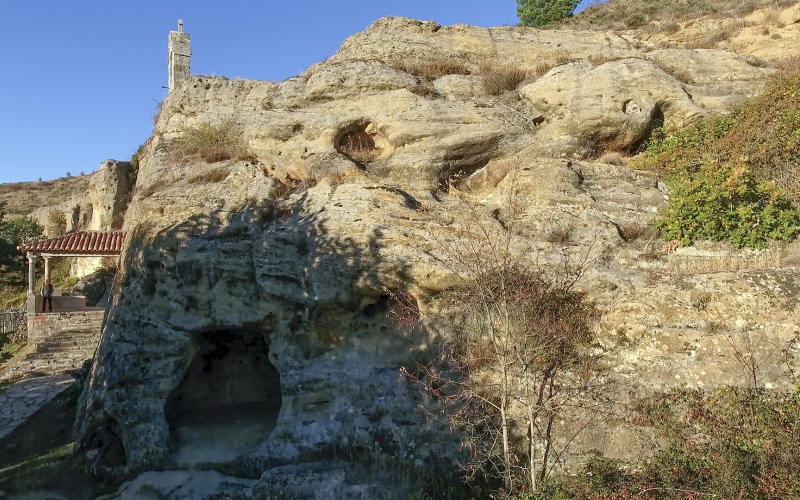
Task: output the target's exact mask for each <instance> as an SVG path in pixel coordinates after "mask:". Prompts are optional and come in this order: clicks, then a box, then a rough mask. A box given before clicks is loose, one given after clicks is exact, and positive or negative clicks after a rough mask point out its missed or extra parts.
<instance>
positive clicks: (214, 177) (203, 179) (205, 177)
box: [189, 167, 231, 184]
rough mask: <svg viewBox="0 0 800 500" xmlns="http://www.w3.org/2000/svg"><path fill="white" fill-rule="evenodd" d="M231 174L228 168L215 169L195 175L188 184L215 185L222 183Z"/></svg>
mask: <svg viewBox="0 0 800 500" xmlns="http://www.w3.org/2000/svg"><path fill="white" fill-rule="evenodd" d="M230 173H231V169H230V168H229V167H217V168H212V169H210V170H206V171H205V172H203V173H201V174H198V175H195V176H194V177H192V178H191V179H189V184H203V183H217V182H222V181H224V180H225V179H226V178H227V177H228V175H229V174H230Z"/></svg>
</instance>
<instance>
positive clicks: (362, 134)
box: [334, 122, 381, 170]
mask: <svg viewBox="0 0 800 500" xmlns="http://www.w3.org/2000/svg"><path fill="white" fill-rule="evenodd" d="M375 138H376V136H375V135H374V125H373V124H372V123H370V122H363V123H356V124H353V125H350V126H349V127H346V128H344V129H343V130H341V131H340V132H339V134H337V137H336V140H335V144H334V145H335V147H336V150H337V151H338V152H340V153H341V154H343V155H344V156H346V157H347V158H349V159H350V160H352V161H353V162H354V163H355V164H356V165H358V166H359V167H360V168H362V169H364V170H366V168H367V164H369V163H371V162H373V161H375V160H377V159H378V158H379V157H380V156H381V147H380V145H379V144H376V142H375Z"/></svg>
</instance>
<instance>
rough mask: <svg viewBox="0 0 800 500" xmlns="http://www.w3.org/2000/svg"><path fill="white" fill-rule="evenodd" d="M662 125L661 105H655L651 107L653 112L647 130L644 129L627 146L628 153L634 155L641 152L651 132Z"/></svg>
mask: <svg viewBox="0 0 800 500" xmlns="http://www.w3.org/2000/svg"><path fill="white" fill-rule="evenodd" d="M663 127H664V111H663V110H662V109H661V106H656V107H655V108H654V109H653V114H652V115H651V116H650V124H649V125H648V126H647V130H645V131H644V133H643V134H642V136H641V137H639V139H638V140H637V141H636V142H634V143H633V144H631V146H630V147H629V148H628V154H632V155H636V154H639V153H641V152H642V150H643V149H644V148H646V147H647V144H648V143H649V142H650V139H651V138H652V137H653V133H655V131H656V130H659V129H661V128H663Z"/></svg>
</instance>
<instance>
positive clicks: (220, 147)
mask: <svg viewBox="0 0 800 500" xmlns="http://www.w3.org/2000/svg"><path fill="white" fill-rule="evenodd" d="M173 153H174V158H175V159H176V160H178V161H183V160H187V159H190V158H194V157H199V158H202V159H203V160H205V161H207V162H208V163H216V162H220V161H224V160H244V159H249V158H251V156H252V155H251V154H250V153H249V152H248V151H247V144H246V142H245V140H244V134H243V132H242V129H241V127H239V126H238V125H236V124H235V123H234V122H232V121H230V120H227V121H224V122H221V123H218V124H212V123H201V124H199V125H197V126H195V127H191V128H188V129H186V130H185V131H184V132H183V134H182V135H181V137H180V138H179V139H178V140H176V141H175V142H174V143H173Z"/></svg>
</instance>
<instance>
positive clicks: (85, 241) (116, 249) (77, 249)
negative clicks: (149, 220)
mask: <svg viewBox="0 0 800 500" xmlns="http://www.w3.org/2000/svg"><path fill="white" fill-rule="evenodd" d="M123 241H125V231H74V232H72V233H67V234H65V235H64V236H59V237H58V238H51V239H49V240H41V241H36V242H34V243H29V244H27V245H22V246H20V247H19V250H20V251H21V252H34V253H56V254H63V255H119V254H120V253H121V252H122V242H123Z"/></svg>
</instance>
